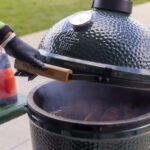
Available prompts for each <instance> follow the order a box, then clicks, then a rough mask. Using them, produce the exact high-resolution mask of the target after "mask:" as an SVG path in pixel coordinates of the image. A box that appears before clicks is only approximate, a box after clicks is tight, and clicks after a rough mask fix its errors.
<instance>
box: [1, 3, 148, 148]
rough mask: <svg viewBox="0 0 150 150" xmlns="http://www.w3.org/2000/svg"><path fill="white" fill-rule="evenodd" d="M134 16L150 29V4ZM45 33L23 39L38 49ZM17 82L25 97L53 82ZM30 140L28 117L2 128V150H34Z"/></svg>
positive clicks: (142, 6) (138, 7)
mask: <svg viewBox="0 0 150 150" xmlns="http://www.w3.org/2000/svg"><path fill="white" fill-rule="evenodd" d="M133 16H134V17H135V18H136V19H138V20H139V21H141V22H143V23H144V24H145V25H147V26H149V27H150V3H145V4H142V5H139V6H136V7H134V9H133ZM45 32H46V31H42V32H38V33H34V34H31V35H26V36H23V37H22V39H23V40H24V41H26V42H27V43H29V44H31V45H32V46H34V47H35V48H37V46H38V43H39V42H40V40H41V38H42V37H43V35H44V34H45ZM10 61H11V64H12V67H13V64H14V59H12V58H10ZM16 80H17V87H18V92H21V93H23V94H25V95H27V94H28V93H29V91H30V90H31V89H32V88H33V87H34V86H36V85H38V84H41V83H43V82H46V81H51V80H50V79H47V78H44V77H37V78H36V79H35V80H34V81H32V82H27V79H24V78H18V77H17V78H16ZM30 139H31V138H30V132H29V123H28V118H27V115H24V116H22V117H20V118H18V119H15V120H13V121H10V122H8V123H6V124H4V125H2V126H0V150H32V147H31V140H30Z"/></svg>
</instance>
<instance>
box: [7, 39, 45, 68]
mask: <svg viewBox="0 0 150 150" xmlns="http://www.w3.org/2000/svg"><path fill="white" fill-rule="evenodd" d="M5 50H6V52H7V53H8V54H9V55H11V56H13V57H15V58H16V59H19V60H22V61H25V62H27V63H30V64H31V65H33V66H35V67H37V68H41V69H42V68H43V67H44V63H43V62H42V61H40V53H39V52H38V51H37V50H35V49H34V48H32V47H31V46H30V45H28V44H26V43H25V42H23V41H22V40H21V39H20V38H19V37H17V36H16V37H14V38H13V39H12V40H11V41H10V42H9V43H8V44H7V45H6V47H5Z"/></svg>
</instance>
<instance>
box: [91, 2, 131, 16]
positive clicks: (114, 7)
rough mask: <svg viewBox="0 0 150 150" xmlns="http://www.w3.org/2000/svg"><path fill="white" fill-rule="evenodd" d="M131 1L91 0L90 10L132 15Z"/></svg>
mask: <svg viewBox="0 0 150 150" xmlns="http://www.w3.org/2000/svg"><path fill="white" fill-rule="evenodd" d="M132 7H133V3H132V0H93V1H92V8H97V9H106V10H111V11H119V12H123V13H128V14H131V13H132Z"/></svg>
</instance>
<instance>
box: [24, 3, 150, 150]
mask: <svg viewBox="0 0 150 150" xmlns="http://www.w3.org/2000/svg"><path fill="white" fill-rule="evenodd" d="M92 8H93V10H89V11H81V12H78V13H76V14H73V15H71V16H69V17H67V18H65V19H63V20H61V21H60V22H58V23H57V24H55V25H54V26H53V27H52V28H51V29H50V30H49V31H48V32H47V33H46V35H45V36H44V38H43V40H42V41H41V43H40V46H39V51H40V53H41V59H42V60H43V62H45V63H47V64H52V65H55V66H59V67H63V68H68V69H71V70H72V71H73V74H71V75H70V76H69V79H70V80H76V81H71V82H70V83H62V82H59V81H54V82H49V83H46V84H43V85H40V86H38V87H37V88H35V89H34V90H33V91H32V92H31V93H30V94H29V97H28V106H27V111H28V115H29V117H30V125H31V135H32V143H33V149H34V150H150V113H149V112H150V111H149V110H150V91H149V88H150V30H149V29H148V28H147V27H145V26H144V25H142V24H141V23H139V22H138V21H137V20H135V19H133V18H132V17H131V16H130V14H131V11H132V2H131V1H130V0H93V2H92ZM89 81H90V82H89Z"/></svg>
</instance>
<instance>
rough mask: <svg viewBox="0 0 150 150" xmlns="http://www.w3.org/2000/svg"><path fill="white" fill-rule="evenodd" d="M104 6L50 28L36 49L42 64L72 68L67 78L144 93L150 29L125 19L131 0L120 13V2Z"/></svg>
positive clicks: (97, 0)
mask: <svg viewBox="0 0 150 150" xmlns="http://www.w3.org/2000/svg"><path fill="white" fill-rule="evenodd" d="M106 1H107V2H106V3H103V0H94V1H93V3H92V7H93V8H94V9H93V10H90V11H82V12H78V13H76V14H73V15H71V16H69V17H67V18H65V19H63V20H61V21H60V22H58V23H57V24H55V25H54V26H53V27H52V28H51V29H50V30H49V31H48V32H47V33H46V35H45V36H44V38H43V40H42V41H41V43H40V46H39V49H40V52H41V54H42V59H43V61H45V62H46V63H50V64H53V65H57V66H62V67H66V68H70V69H72V70H73V71H74V74H76V77H75V76H74V77H72V79H81V80H84V79H90V77H91V81H97V82H103V83H109V84H115V85H123V86H128V87H140V88H150V29H149V28H147V27H145V26H144V25H143V24H141V23H140V22H138V21H137V20H135V19H134V18H132V17H131V16H130V13H131V11H132V2H131V1H128V3H126V5H125V6H126V7H125V8H126V9H125V8H124V6H123V8H122V11H121V10H120V9H119V10H118V7H116V8H115V6H121V4H125V1H124V0H119V2H118V0H114V1H113V2H114V3H116V5H115V6H114V5H113V6H114V7H113V8H111V7H110V8H109V7H108V6H112V5H108V4H111V3H112V0H106ZM121 2H122V3H121ZM119 8H120V7H119ZM127 8H128V9H127ZM77 74H78V75H77ZM81 74H84V75H86V76H84V75H83V76H82V77H81ZM86 77H87V78H86Z"/></svg>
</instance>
